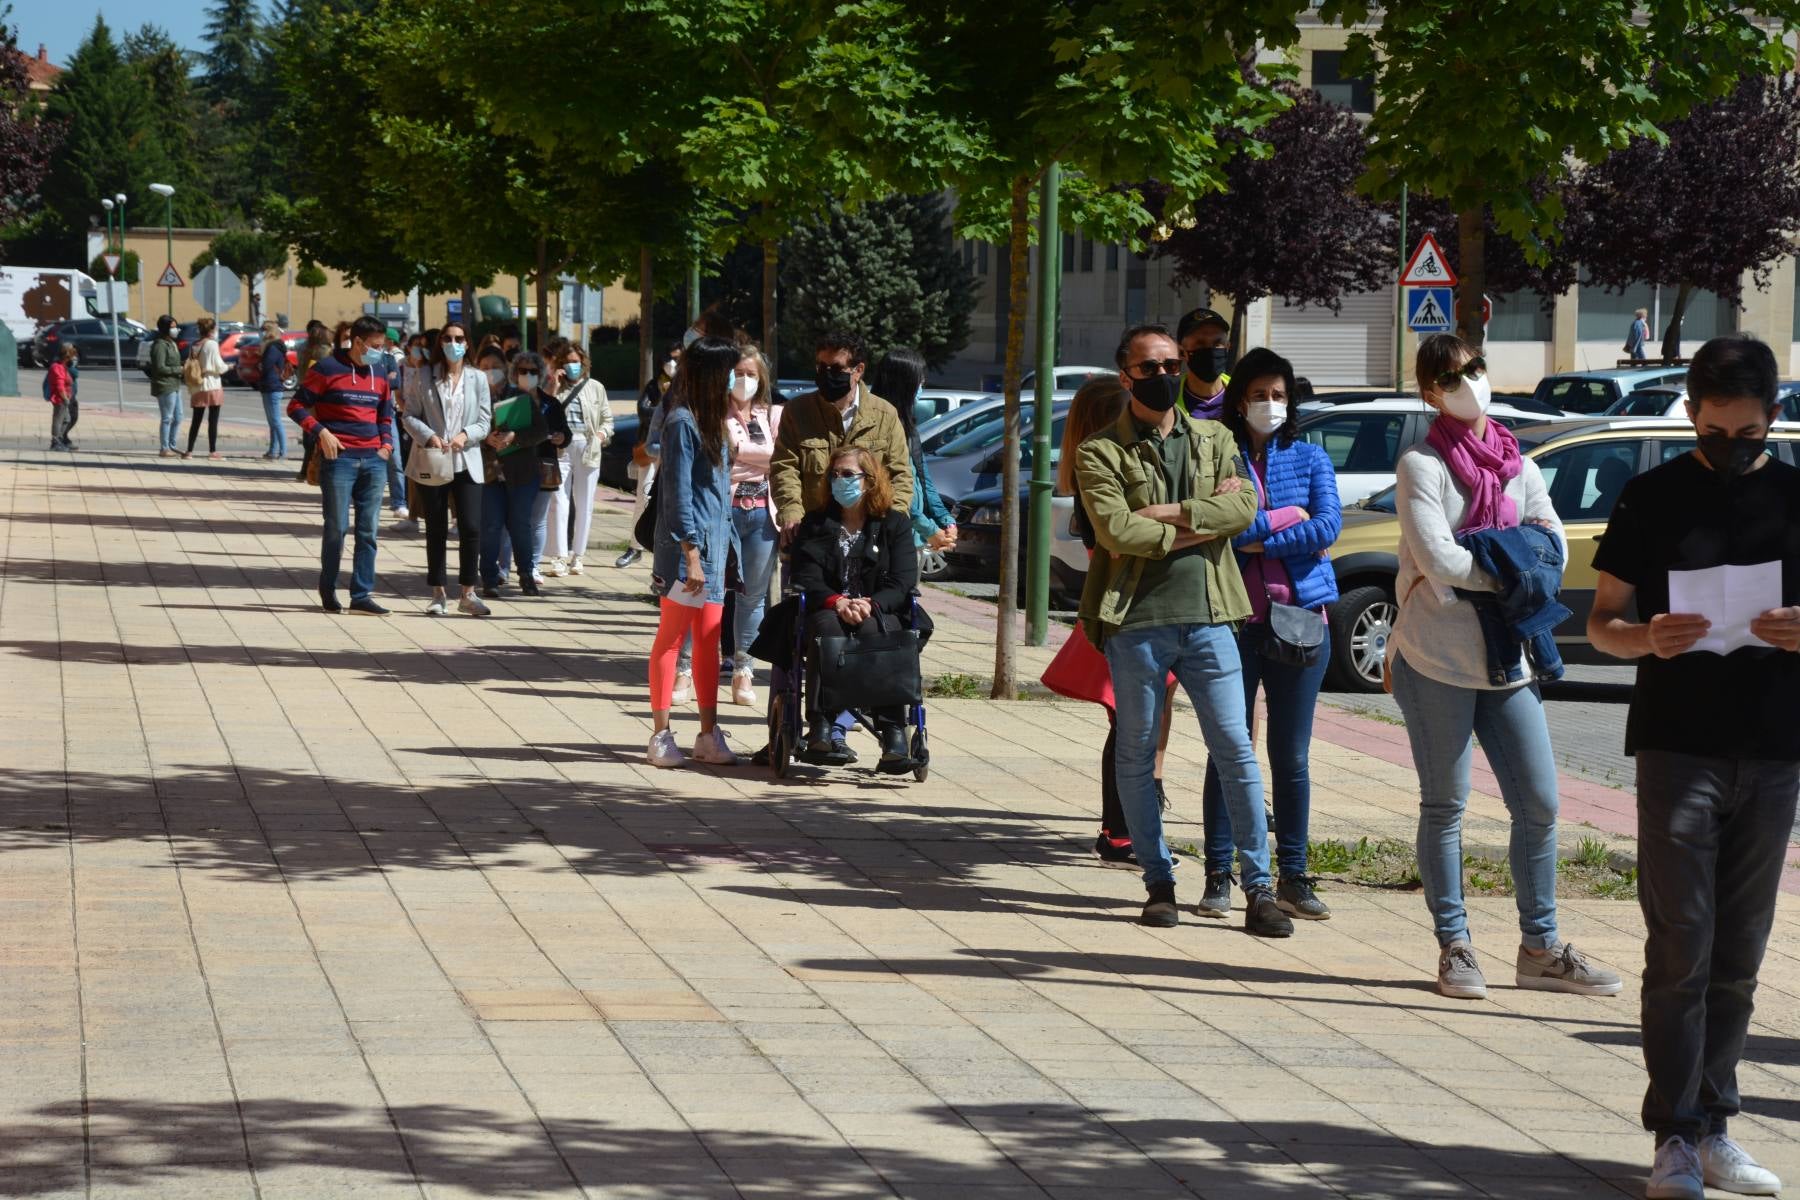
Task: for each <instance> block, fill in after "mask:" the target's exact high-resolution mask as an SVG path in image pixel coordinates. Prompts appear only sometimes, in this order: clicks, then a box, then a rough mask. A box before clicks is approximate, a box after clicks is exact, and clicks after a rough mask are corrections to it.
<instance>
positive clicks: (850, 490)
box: [831, 475, 863, 508]
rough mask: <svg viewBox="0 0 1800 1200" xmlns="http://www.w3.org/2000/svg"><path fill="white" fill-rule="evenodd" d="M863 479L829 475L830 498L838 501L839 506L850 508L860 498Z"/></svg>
mask: <svg viewBox="0 0 1800 1200" xmlns="http://www.w3.org/2000/svg"><path fill="white" fill-rule="evenodd" d="M862 485H863V481H862V480H860V479H839V478H838V477H837V476H836V475H833V476H832V477H831V498H832V499H833V500H836V501H837V502H838V507H839V508H850V507H852V506H853V505H855V503H856V502H857V501H858V500H861V499H862Z"/></svg>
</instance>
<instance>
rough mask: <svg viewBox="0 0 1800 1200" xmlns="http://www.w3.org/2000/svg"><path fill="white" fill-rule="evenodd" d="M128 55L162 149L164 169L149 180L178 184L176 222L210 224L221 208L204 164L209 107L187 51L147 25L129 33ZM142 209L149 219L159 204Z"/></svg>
mask: <svg viewBox="0 0 1800 1200" xmlns="http://www.w3.org/2000/svg"><path fill="white" fill-rule="evenodd" d="M123 57H124V59H125V62H126V65H127V66H129V67H130V68H131V71H132V73H133V74H134V75H136V76H137V78H138V81H139V82H140V84H141V85H142V87H143V91H144V95H145V97H146V103H147V105H148V109H147V111H146V112H145V114H144V119H145V125H146V128H147V131H148V133H149V136H150V137H151V138H152V139H154V141H155V143H156V144H157V145H159V146H160V147H161V149H162V160H163V161H162V166H161V172H162V173H161V174H160V175H159V176H158V177H157V178H156V179H154V180H151V181H150V182H153V183H166V184H169V185H170V186H172V187H173V188H174V189H175V194H174V196H172V197H170V200H171V201H173V204H174V212H173V216H174V220H175V223H176V224H177V225H185V226H189V227H194V226H205V225H209V224H211V223H212V222H214V221H215V220H217V219H218V210H217V206H216V205H215V204H214V203H213V199H212V197H213V189H212V188H211V187H209V186H207V184H206V183H205V178H204V176H203V175H202V174H201V170H200V139H199V130H200V128H201V127H202V126H203V125H204V124H205V122H206V120H207V113H206V110H205V108H204V106H203V105H202V104H201V103H200V98H199V96H198V95H197V94H196V92H195V90H194V86H193V83H192V81H191V79H190V76H189V67H190V63H189V56H188V54H187V53H186V52H185V51H183V50H182V49H181V48H180V47H179V46H177V45H176V44H175V43H174V41H173V40H172V39H171V38H170V37H169V35H168V34H167V33H165V32H164V31H163V30H161V29H160V28H158V27H157V26H155V25H143V26H141V27H139V29H138V30H137V31H136V32H135V33H130V34H127V35H126V36H125V41H124V46H123ZM134 199H135V197H134ZM143 203H145V204H149V205H155V204H159V203H161V201H160V199H158V198H156V197H154V196H145V197H144V198H143ZM141 211H145V212H146V220H145V224H148V223H149V220H148V216H149V215H150V214H154V213H155V210H154V209H153V208H152V209H148V210H141ZM165 211H166V209H165Z"/></svg>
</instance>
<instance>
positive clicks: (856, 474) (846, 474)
mask: <svg viewBox="0 0 1800 1200" xmlns="http://www.w3.org/2000/svg"><path fill="white" fill-rule="evenodd" d="M831 477H832V478H833V479H867V478H868V477H869V476H868V473H867V472H866V471H853V470H843V471H833V472H832V473H831Z"/></svg>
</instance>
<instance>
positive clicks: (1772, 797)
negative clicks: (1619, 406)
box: [1588, 336, 1800, 1200]
mask: <svg viewBox="0 0 1800 1200" xmlns="http://www.w3.org/2000/svg"><path fill="white" fill-rule="evenodd" d="M1776 374H1777V372H1776V365H1775V356H1774V354H1773V353H1772V352H1771V351H1770V350H1769V348H1768V347H1767V346H1765V345H1763V344H1762V343H1761V342H1759V341H1757V340H1755V339H1754V338H1751V337H1748V336H1729V337H1720V338H1714V339H1712V340H1711V341H1709V342H1707V343H1706V344H1705V345H1704V346H1702V347H1701V348H1700V351H1699V353H1698V354H1696V355H1695V356H1694V359H1693V362H1692V365H1691V366H1690V367H1689V368H1688V377H1687V386H1688V402H1687V403H1688V415H1689V417H1691V418H1692V420H1693V422H1694V429H1695V432H1696V434H1697V435H1698V442H1699V445H1698V448H1697V449H1696V450H1695V451H1694V452H1692V453H1691V454H1684V455H1681V456H1680V457H1678V458H1675V459H1672V460H1670V461H1669V462H1666V463H1664V464H1663V465H1662V466H1660V467H1657V468H1656V469H1654V470H1651V471H1647V472H1645V473H1644V474H1643V475H1640V476H1638V477H1637V478H1636V479H1633V480H1632V481H1631V482H1630V483H1629V484H1627V485H1626V488H1625V491H1624V493H1623V494H1622V495H1621V496H1620V498H1619V503H1618V505H1617V506H1616V507H1615V508H1614V509H1613V513H1612V519H1611V521H1610V523H1609V524H1608V526H1607V530H1606V535H1605V537H1604V539H1603V540H1602V542H1601V545H1600V550H1599V553H1598V554H1597V555H1596V556H1595V559H1594V565H1595V567H1596V568H1597V569H1598V571H1599V573H1600V581H1599V586H1598V589H1597V591H1596V593H1595V599H1594V609H1593V612H1592V614H1591V615H1590V616H1589V618H1588V637H1589V638H1590V639H1592V641H1593V643H1594V645H1596V646H1597V647H1599V648H1600V649H1601V650H1604V651H1605V652H1606V653H1608V654H1611V655H1614V656H1616V657H1619V658H1633V659H1637V660H1638V675H1637V687H1636V690H1635V691H1634V692H1633V693H1632V701H1631V715H1630V718H1629V720H1628V722H1627V724H1626V733H1625V750H1626V753H1628V754H1631V755H1634V756H1636V758H1637V788H1638V855H1639V860H1638V870H1639V880H1638V891H1639V903H1640V904H1641V906H1642V908H1643V912H1644V923H1645V926H1646V928H1647V930H1648V936H1647V939H1646V942H1645V946H1644V985H1643V998H1642V1011H1641V1022H1642V1026H1643V1045H1644V1062H1645V1066H1646V1067H1647V1068H1648V1071H1649V1075H1650V1087H1649V1091H1648V1092H1647V1093H1646V1095H1645V1097H1644V1108H1643V1120H1644V1126H1645V1128H1647V1129H1649V1130H1650V1131H1651V1133H1652V1134H1653V1135H1654V1136H1655V1139H1656V1159H1655V1165H1654V1167H1653V1169H1652V1171H1651V1175H1650V1185H1649V1187H1648V1189H1647V1190H1646V1193H1645V1194H1646V1196H1648V1197H1651V1198H1652V1200H1657V1198H1662V1200H1671V1198H1674V1200H1686V1198H1688V1197H1692V1198H1693V1200H1700V1197H1702V1196H1703V1195H1704V1190H1705V1188H1706V1187H1709V1186H1710V1187H1715V1188H1719V1189H1721V1190H1724V1191H1730V1192H1737V1193H1741V1194H1746V1195H1773V1194H1774V1193H1775V1192H1776V1191H1777V1190H1779V1188H1780V1186H1781V1181H1780V1180H1779V1179H1777V1178H1776V1176H1775V1174H1774V1172H1772V1171H1769V1170H1767V1169H1765V1168H1763V1167H1761V1166H1759V1165H1758V1164H1757V1163H1756V1161H1755V1160H1754V1159H1752V1158H1751V1157H1750V1155H1749V1154H1748V1153H1746V1152H1745V1151H1744V1149H1743V1148H1742V1147H1741V1146H1739V1145H1738V1144H1737V1143H1736V1142H1734V1141H1732V1140H1731V1139H1730V1138H1729V1137H1728V1136H1727V1135H1726V1122H1727V1121H1728V1120H1729V1119H1730V1118H1731V1117H1732V1116H1734V1115H1736V1113H1737V1111H1738V1087H1737V1064H1738V1059H1739V1058H1740V1057H1741V1056H1742V1054H1743V1049H1744V1039H1745V1035H1746V1033H1747V1032H1748V1030H1749V1026H1750V1014H1751V1011H1752V1008H1753V1003H1752V996H1753V994H1754V993H1755V990H1756V975H1757V971H1758V969H1759V968H1760V967H1761V965H1762V957H1763V951H1764V949H1765V948H1766V947H1767V945H1768V940H1769V930H1770V926H1771V924H1772V922H1773V919H1774V910H1775V896H1776V892H1777V890H1778V888H1779V886H1780V883H1781V872H1782V869H1783V866H1784V863H1785V859H1786V853H1787V845H1788V837H1789V834H1790V832H1791V831H1792V829H1793V827H1794V805H1795V796H1796V794H1797V793H1800V722H1796V721H1795V719H1794V713H1795V711H1796V710H1797V709H1800V653H1796V651H1800V469H1796V468H1794V467H1790V466H1788V465H1787V464H1785V463H1783V462H1781V461H1779V460H1778V459H1776V458H1775V457H1773V456H1772V455H1770V454H1768V453H1766V452H1765V442H1766V440H1767V438H1768V433H1769V426H1770V424H1771V423H1772V422H1773V421H1774V420H1775V418H1776V417H1777V416H1778V415H1779V414H1780V411H1781V409H1780V406H1779V405H1778V404H1777V403H1776V401H1775V384H1776ZM1634 600H1635V601H1636V614H1635V617H1628V616H1627V613H1629V612H1630V611H1631V609H1632V604H1633V601H1634Z"/></svg>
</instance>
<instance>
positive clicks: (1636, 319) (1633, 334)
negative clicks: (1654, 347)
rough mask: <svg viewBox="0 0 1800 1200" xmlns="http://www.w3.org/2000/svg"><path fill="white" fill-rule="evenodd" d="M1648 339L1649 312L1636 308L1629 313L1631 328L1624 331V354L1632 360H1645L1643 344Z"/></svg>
mask: <svg viewBox="0 0 1800 1200" xmlns="http://www.w3.org/2000/svg"><path fill="white" fill-rule="evenodd" d="M1649 341H1650V313H1649V312H1648V311H1647V310H1645V309H1642V308H1640V309H1636V310H1634V311H1633V312H1632V314H1631V328H1630V329H1627V330H1626V331H1625V354H1626V356H1627V357H1629V358H1630V359H1631V361H1632V362H1643V361H1645V358H1646V355H1645V354H1644V346H1645V344H1646V343H1648V342H1649Z"/></svg>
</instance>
